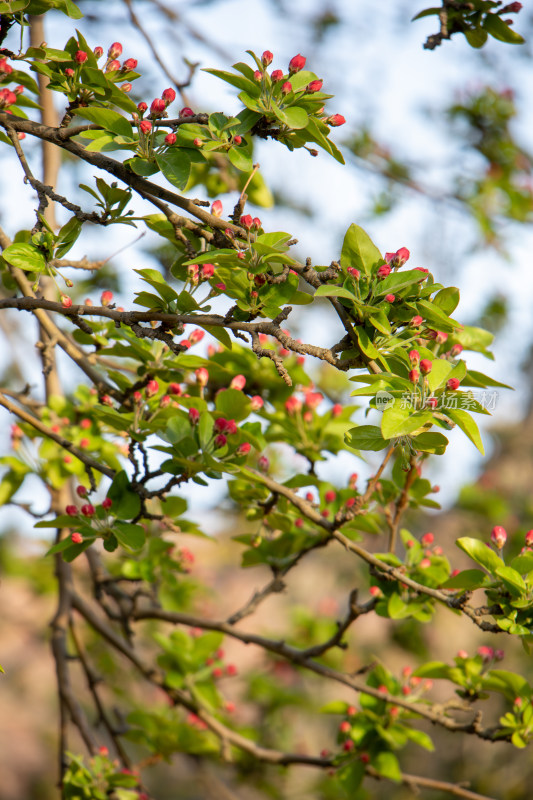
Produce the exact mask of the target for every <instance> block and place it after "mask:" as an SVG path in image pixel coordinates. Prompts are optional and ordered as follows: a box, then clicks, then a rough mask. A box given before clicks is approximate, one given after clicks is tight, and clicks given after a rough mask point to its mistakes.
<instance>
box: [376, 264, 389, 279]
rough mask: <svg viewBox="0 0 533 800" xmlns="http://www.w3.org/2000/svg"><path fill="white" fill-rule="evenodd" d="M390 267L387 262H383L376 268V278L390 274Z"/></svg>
mask: <svg viewBox="0 0 533 800" xmlns="http://www.w3.org/2000/svg"><path fill="white" fill-rule="evenodd" d="M390 272H391V267H389V265H388V264H383V266H382V267H380V268H379V269H378V278H386V277H387V275H390Z"/></svg>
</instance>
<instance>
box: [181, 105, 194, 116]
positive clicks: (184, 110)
mask: <svg viewBox="0 0 533 800" xmlns="http://www.w3.org/2000/svg"><path fill="white" fill-rule="evenodd" d="M180 117H194V111H193V110H192V108H189V106H185V108H182V109H181V111H180Z"/></svg>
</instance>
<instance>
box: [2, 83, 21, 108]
mask: <svg viewBox="0 0 533 800" xmlns="http://www.w3.org/2000/svg"><path fill="white" fill-rule="evenodd" d="M16 102H17V95H16V93H15V92H12V91H11V89H6V88H4V89H0V109H2V110H4V111H5V110H7V109H8V108H9V106H13V105H15V103H16Z"/></svg>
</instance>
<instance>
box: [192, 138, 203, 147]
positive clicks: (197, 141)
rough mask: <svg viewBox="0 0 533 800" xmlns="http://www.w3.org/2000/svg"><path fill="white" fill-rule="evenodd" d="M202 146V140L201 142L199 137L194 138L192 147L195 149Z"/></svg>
mask: <svg viewBox="0 0 533 800" xmlns="http://www.w3.org/2000/svg"><path fill="white" fill-rule="evenodd" d="M202 144H203V142H202V140H201V139H200V138H199V137H196V139H194V140H193V145H194V146H195V147H201V146H202Z"/></svg>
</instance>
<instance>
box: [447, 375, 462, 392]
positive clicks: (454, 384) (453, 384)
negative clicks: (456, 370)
mask: <svg viewBox="0 0 533 800" xmlns="http://www.w3.org/2000/svg"><path fill="white" fill-rule="evenodd" d="M460 383H461V381H460V380H459V378H450V380H449V381H447V382H446V388H447V389H450V391H452V392H454V391H455V390H456V389H458V388H459V384H460Z"/></svg>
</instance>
